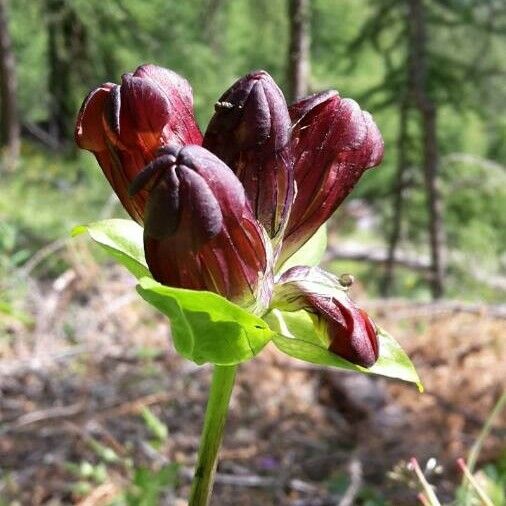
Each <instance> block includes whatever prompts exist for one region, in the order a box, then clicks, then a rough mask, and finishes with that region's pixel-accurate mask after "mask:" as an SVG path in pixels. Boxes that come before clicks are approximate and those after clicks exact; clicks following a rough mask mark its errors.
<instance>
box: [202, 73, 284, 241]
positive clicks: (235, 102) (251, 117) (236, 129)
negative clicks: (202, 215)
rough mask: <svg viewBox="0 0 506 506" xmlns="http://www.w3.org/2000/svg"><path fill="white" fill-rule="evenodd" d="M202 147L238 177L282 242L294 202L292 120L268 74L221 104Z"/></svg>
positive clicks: (239, 86)
mask: <svg viewBox="0 0 506 506" xmlns="http://www.w3.org/2000/svg"><path fill="white" fill-rule="evenodd" d="M215 111H216V112H215V113H214V116H213V117H212V118H211V121H210V122H209V125H208V127H207V130H206V132H205V134H204V141H203V146H204V147H205V148H207V149H209V150H210V151H212V152H213V153H215V154H216V155H217V156H219V157H220V158H221V159H222V160H223V161H224V162H225V163H226V164H227V165H228V166H229V167H230V168H231V169H232V170H233V171H234V172H235V174H236V175H237V177H238V178H239V180H240V181H241V183H242V184H243V186H244V189H245V191H246V195H247V196H248V199H249V201H250V203H251V206H252V208H253V209H254V210H255V214H256V217H257V219H258V221H259V222H260V223H261V224H262V225H263V226H264V228H265V229H266V231H267V233H268V235H269V237H271V238H274V239H275V238H280V236H281V234H282V232H283V228H284V226H285V225H286V223H287V218H288V214H289V212H290V208H291V206H292V202H293V197H294V184H293V168H292V156H291V153H290V142H289V141H290V129H291V123H290V115H289V113H288V107H287V105H286V101H285V97H284V96H283V93H282V92H281V90H280V89H279V87H278V86H277V85H276V83H275V82H274V80H273V79H272V77H271V76H270V75H269V74H267V72H264V71H256V72H252V73H250V74H247V75H246V76H244V77H243V78H241V79H239V80H238V81H237V82H236V83H234V84H233V85H232V86H231V87H230V88H229V89H228V90H227V91H226V92H225V93H224V94H223V95H222V96H221V97H220V99H219V100H218V102H216V104H215Z"/></svg>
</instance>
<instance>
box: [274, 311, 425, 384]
mask: <svg viewBox="0 0 506 506" xmlns="http://www.w3.org/2000/svg"><path fill="white" fill-rule="evenodd" d="M265 320H266V321H267V322H268V323H269V325H270V327H271V328H272V329H273V330H276V331H277V334H276V335H275V336H273V338H272V340H273V342H274V344H275V345H276V347H277V348H278V349H279V350H281V351H282V352H283V353H286V354H287V355H290V356H291V357H295V358H298V359H300V360H304V361H306V362H311V363H313V364H318V365H324V366H330V367H337V368H338V369H346V370H349V371H357V372H363V373H372V374H380V375H382V376H389V377H391V378H398V379H402V380H404V381H409V382H412V383H416V384H417V386H418V389H419V390H420V391H423V386H422V384H421V381H420V378H419V376H418V373H417V372H416V370H415V368H414V366H413V363H412V362H411V360H410V359H409V357H408V356H407V355H406V353H405V352H404V350H403V349H402V348H401V347H400V345H399V344H398V343H397V341H395V339H394V338H393V337H392V336H390V335H389V334H388V333H387V332H385V331H384V330H383V329H379V331H378V339H379V348H380V356H379V358H378V361H377V362H376V363H375V364H374V365H373V366H372V367H371V368H370V369H366V368H364V367H360V366H358V365H355V364H352V363H351V362H348V361H347V360H344V359H343V358H341V357H338V356H337V355H335V354H334V353H331V352H330V351H328V349H327V348H326V346H325V344H324V343H323V342H322V341H321V339H320V337H319V336H318V334H317V332H316V331H315V329H314V326H313V321H312V320H311V317H310V316H309V314H308V313H307V312H306V311H296V312H293V313H288V312H282V311H279V310H277V309H274V310H273V311H271V312H270V313H269V314H268V315H267V316H266V317H265Z"/></svg>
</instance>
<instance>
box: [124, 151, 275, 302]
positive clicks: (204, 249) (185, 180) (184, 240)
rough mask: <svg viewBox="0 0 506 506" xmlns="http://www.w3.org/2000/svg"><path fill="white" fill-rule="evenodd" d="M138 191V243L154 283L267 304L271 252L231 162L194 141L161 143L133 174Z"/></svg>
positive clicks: (235, 300)
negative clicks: (141, 212) (143, 199)
mask: <svg viewBox="0 0 506 506" xmlns="http://www.w3.org/2000/svg"><path fill="white" fill-rule="evenodd" d="M142 189H144V190H149V197H148V202H147V206H146V214H145V224H144V249H145V254H146V260H147V263H148V266H149V269H150V271H151V273H152V274H153V277H154V278H155V279H156V280H157V281H159V282H160V283H163V284H165V285H168V286H173V287H178V288H188V289H193V290H209V291H212V292H216V293H218V294H220V295H223V296H224V297H226V298H228V299H229V300H231V301H233V302H235V303H238V304H241V305H243V306H251V305H253V304H255V303H258V304H267V303H268V301H267V300H263V299H264V296H265V298H268V297H269V295H270V293H267V294H266V293H264V292H265V291H269V289H270V285H269V282H270V272H269V271H270V258H269V251H268V249H267V246H266V241H264V237H263V233H262V231H261V229H260V227H259V225H258V223H257V222H256V220H255V217H254V216H253V213H252V212H251V209H250V206H249V204H248V201H247V200H246V196H245V194H244V189H243V187H242V185H241V183H240V181H239V180H238V179H237V177H236V176H235V175H234V173H233V172H232V171H231V170H230V168H229V167H227V166H226V165H225V164H224V163H223V162H222V161H221V160H219V159H218V158H217V157H216V156H214V155H213V154H212V153H210V152H209V151H207V150H206V149H204V148H202V147H200V146H194V145H191V146H186V147H184V148H179V147H177V146H170V147H166V148H163V149H162V150H161V151H160V153H159V156H158V157H157V158H155V160H154V161H153V162H151V163H150V164H149V165H148V166H147V167H146V168H145V169H144V170H143V171H142V172H141V173H140V174H139V175H138V176H137V178H136V179H135V180H134V182H133V184H132V187H131V192H132V193H134V194H135V193H136V192H138V191H140V190H142ZM258 299H261V300H260V301H259V300H258Z"/></svg>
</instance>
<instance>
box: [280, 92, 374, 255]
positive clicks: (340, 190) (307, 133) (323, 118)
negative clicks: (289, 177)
mask: <svg viewBox="0 0 506 506" xmlns="http://www.w3.org/2000/svg"><path fill="white" fill-rule="evenodd" d="M289 110H290V115H291V117H292V122H293V129H292V141H291V142H292V152H293V156H294V171H295V181H296V187H297V194H296V198H295V202H294V204H293V207H292V213H291V216H290V220H289V223H288V226H287V229H286V232H285V239H284V244H283V252H282V256H281V259H280V262H282V261H283V260H285V259H286V258H288V257H289V256H291V255H292V254H293V253H294V252H295V251H296V250H297V249H298V248H299V247H300V246H301V245H302V244H304V243H305V242H306V241H307V240H308V239H309V238H310V237H311V236H312V235H313V234H314V233H315V232H316V231H317V230H318V228H319V227H320V226H321V225H322V224H323V223H324V222H325V221H326V220H328V218H329V217H330V216H331V215H332V213H333V212H334V211H335V210H336V208H337V207H338V206H339V205H340V204H341V202H342V201H343V200H344V199H345V198H346V196H347V195H348V194H349V193H350V191H351V190H352V189H353V187H354V186H355V184H356V183H357V181H358V180H359V179H360V177H361V176H362V174H363V172H364V171H365V170H366V169H368V168H371V167H374V166H376V165H378V164H379V163H380V162H381V160H382V157H383V139H382V137H381V134H380V132H379V130H378V128H377V126H376V124H375V123H374V121H373V119H372V117H371V115H370V114H369V113H367V112H364V111H361V109H360V107H359V106H358V104H357V103H356V102H355V101H353V100H350V99H342V98H341V97H340V96H339V94H338V93H337V92H335V91H330V92H329V91H327V92H323V93H319V94H316V95H312V96H310V97H307V98H305V99H303V100H301V101H299V102H297V103H295V104H293V105H292V106H290V109H289Z"/></svg>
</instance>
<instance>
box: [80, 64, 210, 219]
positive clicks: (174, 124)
mask: <svg viewBox="0 0 506 506" xmlns="http://www.w3.org/2000/svg"><path fill="white" fill-rule="evenodd" d="M201 139H202V135H201V133H200V131H199V128H198V126H197V123H196V122H195V118H194V116H193V98H192V90H191V87H190V85H189V84H188V82H187V81H186V80H185V79H183V78H182V77H181V76H179V75H178V74H176V73H175V72H172V71H170V70H167V69H164V68H161V67H157V66H155V65H142V66H141V67H139V68H138V69H137V70H136V71H135V72H134V73H133V74H132V73H129V74H124V75H123V76H122V81H121V86H118V85H116V84H113V83H105V84H103V85H101V86H99V87H98V88H95V89H94V90H92V91H91V92H90V94H89V95H88V96H87V97H86V99H85V100H84V102H83V105H82V106H81V110H80V111H79V115H78V118H77V124H76V129H75V140H76V143H77V145H78V146H79V147H80V148H83V149H87V150H89V151H92V152H93V153H94V155H95V157H96V159H97V161H98V163H99V164H100V166H101V167H102V170H103V171H104V174H105V175H106V177H107V179H108V180H109V183H110V184H111V186H112V188H113V189H114V191H115V192H116V193H117V195H118V197H119V199H120V201H121V203H122V204H123V206H124V207H125V209H126V210H127V212H128V213H129V214H130V216H132V218H134V219H135V220H136V221H138V222H140V223H142V221H143V216H144V206H145V203H146V198H147V194H146V192H139V193H138V194H137V195H136V196H135V197H131V196H130V195H129V194H128V187H129V185H130V183H131V182H132V181H133V179H134V178H135V177H136V176H137V174H138V173H139V172H140V171H141V170H142V168H143V167H144V166H145V165H146V164H147V163H149V162H150V161H152V160H153V158H154V157H155V154H156V152H157V150H158V149H159V148H160V147H161V146H163V145H165V144H169V143H170V144H173V145H177V146H184V145H186V144H199V143H200V142H201Z"/></svg>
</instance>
